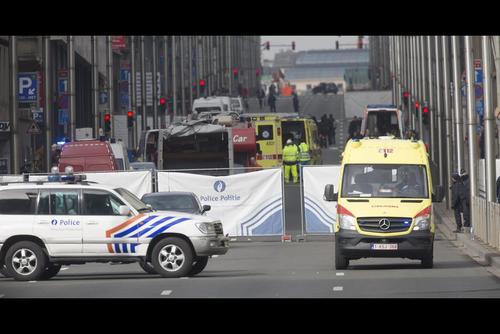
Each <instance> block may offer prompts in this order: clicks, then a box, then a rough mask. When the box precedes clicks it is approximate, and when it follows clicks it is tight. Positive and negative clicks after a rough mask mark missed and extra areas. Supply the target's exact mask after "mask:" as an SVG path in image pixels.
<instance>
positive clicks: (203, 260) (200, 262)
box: [188, 256, 208, 276]
mask: <svg viewBox="0 0 500 334" xmlns="http://www.w3.org/2000/svg"><path fill="white" fill-rule="evenodd" d="M207 263H208V256H198V257H196V262H195V263H194V264H193V268H192V269H191V271H190V272H189V274H188V276H194V275H198V274H199V273H201V272H202V271H203V269H205V267H206V266H207Z"/></svg>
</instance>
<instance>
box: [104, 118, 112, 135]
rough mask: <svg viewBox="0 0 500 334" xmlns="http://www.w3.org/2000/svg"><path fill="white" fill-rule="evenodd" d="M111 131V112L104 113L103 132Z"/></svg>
mask: <svg viewBox="0 0 500 334" xmlns="http://www.w3.org/2000/svg"><path fill="white" fill-rule="evenodd" d="M110 131H111V114H104V132H110Z"/></svg>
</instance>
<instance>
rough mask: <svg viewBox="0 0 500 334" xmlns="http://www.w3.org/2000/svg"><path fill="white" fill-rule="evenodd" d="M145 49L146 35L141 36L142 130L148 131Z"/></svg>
mask: <svg viewBox="0 0 500 334" xmlns="http://www.w3.org/2000/svg"><path fill="white" fill-rule="evenodd" d="M144 51H145V49H144V36H141V102H142V106H141V114H142V131H146V129H147V125H148V113H147V107H146V59H145V58H146V55H145V52H144Z"/></svg>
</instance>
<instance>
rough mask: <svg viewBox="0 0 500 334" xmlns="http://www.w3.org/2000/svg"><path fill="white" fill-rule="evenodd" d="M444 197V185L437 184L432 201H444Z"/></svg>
mask: <svg viewBox="0 0 500 334" xmlns="http://www.w3.org/2000/svg"><path fill="white" fill-rule="evenodd" d="M443 197H444V192H443V186H435V187H434V193H433V194H432V202H433V203H441V202H442V201H443Z"/></svg>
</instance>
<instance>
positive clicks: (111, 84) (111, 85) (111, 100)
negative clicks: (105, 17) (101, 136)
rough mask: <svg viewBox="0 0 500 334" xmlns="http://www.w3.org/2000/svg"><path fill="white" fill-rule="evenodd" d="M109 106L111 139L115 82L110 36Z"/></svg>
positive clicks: (109, 38)
mask: <svg viewBox="0 0 500 334" xmlns="http://www.w3.org/2000/svg"><path fill="white" fill-rule="evenodd" d="M108 106H109V115H110V116H111V120H110V123H111V133H110V137H111V138H114V137H115V124H114V123H115V122H114V121H115V117H114V112H115V94H114V80H113V44H112V39H111V36H108Z"/></svg>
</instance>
